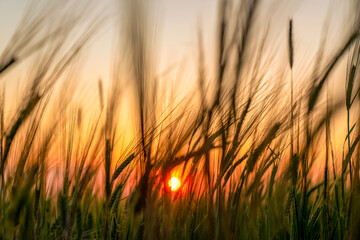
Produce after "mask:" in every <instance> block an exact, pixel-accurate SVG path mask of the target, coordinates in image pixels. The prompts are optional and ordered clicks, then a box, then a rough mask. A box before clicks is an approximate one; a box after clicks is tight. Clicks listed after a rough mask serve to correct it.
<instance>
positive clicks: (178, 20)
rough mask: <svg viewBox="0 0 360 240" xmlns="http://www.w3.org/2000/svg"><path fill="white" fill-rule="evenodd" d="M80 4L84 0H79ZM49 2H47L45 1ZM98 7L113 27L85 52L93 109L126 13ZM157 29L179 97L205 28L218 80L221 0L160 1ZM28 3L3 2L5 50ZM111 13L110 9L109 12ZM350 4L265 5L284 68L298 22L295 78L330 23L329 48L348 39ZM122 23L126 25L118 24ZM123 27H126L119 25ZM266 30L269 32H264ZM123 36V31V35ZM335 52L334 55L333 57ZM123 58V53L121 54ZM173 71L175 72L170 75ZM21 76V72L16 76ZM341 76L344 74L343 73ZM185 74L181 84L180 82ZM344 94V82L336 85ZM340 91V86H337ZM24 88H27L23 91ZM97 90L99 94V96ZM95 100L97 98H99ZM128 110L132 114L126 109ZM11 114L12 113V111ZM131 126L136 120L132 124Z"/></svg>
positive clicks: (264, 18) (191, 80) (169, 82)
mask: <svg viewBox="0 0 360 240" xmlns="http://www.w3.org/2000/svg"><path fill="white" fill-rule="evenodd" d="M79 1H80V0H79ZM45 2H46V0H45ZM97 2H98V5H96V8H99V9H101V8H102V7H104V6H106V7H105V9H106V10H104V14H108V15H109V19H110V20H109V23H108V24H107V25H106V26H105V27H104V28H103V29H101V31H100V32H99V33H98V34H96V36H95V37H94V39H92V40H91V42H90V43H89V45H88V46H87V48H86V49H85V51H84V53H85V54H84V56H83V58H82V64H81V74H80V75H79V76H77V77H76V80H75V81H77V82H78V84H79V86H80V88H79V89H80V90H79V91H82V93H81V94H82V95H81V96H83V95H85V96H84V98H85V99H87V106H89V107H92V106H94V105H96V106H97V105H98V103H96V102H97V101H98V97H97V86H98V79H99V78H101V79H103V80H104V82H105V86H108V83H109V79H110V78H111V61H112V56H113V55H114V53H115V54H116V52H115V51H119V50H116V47H115V46H116V36H117V34H118V33H119V31H118V28H119V26H121V24H122V21H123V20H124V19H123V16H122V14H123V12H122V10H121V9H120V8H119V7H118V5H117V4H116V2H117V1H115V0H104V1H97ZM153 2H154V5H153V6H152V7H153V11H154V13H153V19H152V24H153V25H152V26H151V27H152V28H153V30H154V34H155V35H156V38H155V39H156V42H155V43H154V46H155V47H154V49H153V51H154V52H156V54H155V55H154V56H155V60H154V61H155V63H156V68H157V69H156V71H157V74H160V75H161V74H162V73H167V74H168V77H166V78H164V79H165V80H164V81H166V82H163V83H162V84H166V85H164V86H166V87H169V88H170V87H171V88H175V89H176V94H177V95H178V96H180V98H181V97H183V96H186V94H188V93H189V92H190V91H191V90H192V89H194V87H195V86H196V68H197V65H196V64H197V51H198V48H197V46H198V39H197V33H198V29H199V28H200V29H201V31H202V34H203V39H204V49H205V65H206V67H207V76H208V78H209V79H211V78H213V76H214V68H213V65H214V63H215V61H216V58H215V55H216V51H215V44H216V33H217V32H216V29H217V13H218V12H217V6H218V0H181V1H179V0H154V1H153ZM28 3H29V1H28V0H0V18H1V21H0V31H1V34H0V51H1V50H2V49H4V47H5V46H6V44H7V43H8V42H9V39H10V37H11V35H12V34H13V33H14V31H15V29H16V27H17V26H18V24H19V21H20V19H21V16H22V15H23V14H24V10H25V9H26V6H27V4H28ZM109 9H110V10H109ZM348 12H349V4H348V1H341V0H302V1H299V0H287V1H284V0H282V1H280V0H263V1H261V5H260V10H259V12H258V15H257V19H258V23H257V24H258V26H260V27H259V29H261V31H265V30H266V29H267V28H269V32H270V34H269V39H270V41H272V42H273V43H274V44H273V45H271V46H270V48H273V49H271V50H273V51H275V52H276V55H277V59H278V60H279V63H280V64H284V63H285V64H286V62H287V58H288V53H287V50H288V49H287V31H288V21H289V19H290V18H293V21H294V43H295V63H294V76H295V78H296V76H301V74H302V72H303V71H304V69H306V68H308V67H310V66H309V65H307V64H308V63H311V62H312V60H311V59H314V58H315V54H316V52H317V49H318V48H319V42H320V36H321V32H322V29H323V26H324V21H325V19H326V17H327V16H328V18H329V20H330V27H329V32H328V35H327V39H328V40H327V43H328V45H327V47H328V48H329V49H330V50H331V49H332V47H333V46H336V44H338V43H337V40H338V39H340V38H341V37H342V35H343V34H344V32H346V31H345V30H346V29H345V30H344V29H342V26H346V24H345V25H344V24H343V23H344V22H345V23H346V22H347V21H348V18H349V17H351V16H348V14H347V13H348ZM117 19H120V20H117ZM119 22H120V24H119ZM264 26H265V27H264ZM120 32H121V31H120ZM330 53H331V51H329V54H330ZM119 54H120V56H121V54H123V53H122V52H119ZM168 69H170V72H167V70H168ZM16 73H17V72H16ZM14 74H15V72H11V71H10V73H7V75H5V76H7V79H10V80H6V81H7V83H6V84H7V85H8V87H11V86H14V91H19V88H18V87H17V86H19V85H20V86H22V85H23V78H24V72H23V73H22V76H16V75H14ZM337 74H340V75H341V74H343V73H342V72H340V73H337ZM179 75H180V77H179V78H180V79H181V81H178V76H179ZM334 84H335V86H340V87H341V88H339V89H344V83H343V82H340V83H339V82H336V83H334ZM334 88H335V89H336V87H334ZM20 89H21V88H20ZM95 91H96V93H95ZM94 96H95V97H94ZM124 107H125V108H124V109H125V110H124V111H128V109H127V108H126V106H124ZM9 111H11V108H10V109H9ZM127 121H131V119H128V120H127Z"/></svg>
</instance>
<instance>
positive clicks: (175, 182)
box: [169, 177, 181, 192]
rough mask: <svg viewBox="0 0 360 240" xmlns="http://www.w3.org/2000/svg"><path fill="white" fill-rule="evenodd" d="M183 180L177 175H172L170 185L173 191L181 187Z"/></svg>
mask: <svg viewBox="0 0 360 240" xmlns="http://www.w3.org/2000/svg"><path fill="white" fill-rule="evenodd" d="M180 185H181V182H180V179H178V178H177V177H171V179H170V180H169V187H170V189H171V191H173V192H175V191H177V190H178V189H179V188H180Z"/></svg>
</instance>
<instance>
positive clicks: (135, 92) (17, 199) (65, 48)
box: [0, 0, 360, 240]
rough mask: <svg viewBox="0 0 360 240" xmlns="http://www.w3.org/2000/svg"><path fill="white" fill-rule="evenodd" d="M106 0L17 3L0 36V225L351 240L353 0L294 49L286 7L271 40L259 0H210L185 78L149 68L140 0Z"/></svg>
mask: <svg viewBox="0 0 360 240" xmlns="http://www.w3.org/2000/svg"><path fill="white" fill-rule="evenodd" d="M113 2H116V4H115V6H116V7H115V8H113V9H111V10H112V11H110V12H111V14H109V11H108V10H109V6H104V5H101V6H98V5H96V4H97V3H96V1H87V0H86V1H75V0H66V1H60V0H54V1H46V0H43V1H30V3H29V4H28V5H27V7H26V9H25V11H24V14H23V16H22V18H21V20H20V22H19V25H18V26H17V28H16V30H15V31H14V33H13V35H12V36H11V37H10V38H9V39H10V40H9V41H8V43H7V45H5V46H2V47H1V48H0V53H1V54H0V160H1V165H0V170H1V171H0V174H1V180H0V239H4V240H5V239H360V229H359V226H360V176H359V173H360V165H359V163H360V143H359V141H360V126H359V124H360V122H359V121H360V115H359V110H360V72H359V71H360V70H359V69H360V2H359V1H358V0H347V1H344V2H347V4H348V5H349V11H348V17H349V18H348V19H349V21H347V22H344V23H343V24H342V23H341V24H340V29H341V31H342V32H340V33H339V34H337V35H336V36H335V37H332V38H331V37H328V35H327V32H328V30H329V29H331V28H332V27H333V26H332V24H333V23H332V22H331V21H325V24H324V26H323V28H322V30H323V31H322V32H321V33H320V34H319V35H320V38H319V39H318V41H319V47H316V51H315V52H316V54H315V56H314V57H310V56H309V57H307V58H306V55H305V57H304V54H303V53H301V51H299V50H298V49H299V45H300V44H301V43H299V42H298V41H297V39H299V36H298V35H297V34H298V31H297V28H296V27H297V26H299V25H298V24H299V23H298V22H297V19H296V18H295V17H294V18H293V17H292V16H289V18H288V20H287V21H286V22H285V24H284V26H286V28H285V29H283V30H284V31H286V34H284V35H279V36H277V38H278V39H280V41H279V42H280V43H281V44H277V42H276V41H275V40H274V39H272V38H271V37H270V35H271V31H272V30H271V29H272V28H271V27H272V26H271V25H270V26H267V25H265V24H262V22H261V21H260V20H261V18H262V16H263V15H262V14H263V12H264V4H266V1H265V0H262V1H260V0H219V1H217V2H218V3H217V16H216V17H215V18H216V19H215V20H216V23H217V24H216V25H214V26H210V27H211V28H212V29H214V32H215V33H216V34H215V38H214V39H213V42H214V43H215V44H214V47H215V49H212V50H211V52H210V50H209V48H208V44H207V41H208V39H207V38H206V37H204V34H203V28H202V25H201V24H199V25H198V26H194V29H196V34H194V39H196V41H195V44H194V45H195V46H193V49H196V51H195V52H193V53H192V59H193V60H194V61H193V62H194V63H195V64H193V68H194V69H195V70H194V71H190V73H191V74H192V77H193V78H192V79H195V80H194V81H193V82H191V84H188V82H187V81H189V80H187V79H186V76H182V75H181V74H180V73H181V72H182V71H185V70H183V68H182V67H181V66H180V67H179V66H176V68H178V72H177V73H174V74H172V73H173V72H172V71H173V70H172V69H173V68H172V66H167V67H169V70H167V72H166V71H165V73H163V72H159V71H158V68H157V65H158V64H159V61H160V60H159V59H160V57H159V54H158V52H157V51H156V49H157V48H156V44H158V43H157V40H158V38H159V36H158V35H157V32H156V22H155V21H154V19H155V18H154V15H156V14H155V13H154V12H155V11H154V10H153V8H154V6H153V3H152V2H153V1H146V0H118V1H115V0H114V1H113ZM269 2H270V1H269ZM280 2H281V1H277V0H274V1H273V3H274V4H273V7H275V9H278V11H282V10H281V9H282V8H281V6H280V5H281V4H280ZM111 6H114V5H111ZM105 9H106V10H105ZM113 12H122V14H121V17H119V16H117V14H114V13H113ZM329 16H330V15H329ZM0 18H1V19H2V21H3V22H6V21H7V20H6V19H3V17H2V16H0ZM184 18H185V16H184ZM114 19H115V20H114ZM259 19H260V20H259ZM329 19H331V17H329ZM112 24H115V26H116V27H115V28H116V29H117V30H119V31H118V32H116V34H117V35H116V36H117V37H114V41H113V42H114V44H113V46H111V49H112V50H111V51H112V54H111V59H110V60H109V62H110V64H109V65H110V66H108V68H109V69H110V73H109V77H100V78H99V77H98V76H90V77H89V78H91V79H93V80H95V82H96V84H93V82H91V84H90V81H89V82H88V83H86V84H83V85H81V86H83V87H78V88H76V83H77V78H78V77H79V75H80V72H81V71H82V70H81V67H80V65H81V63H82V61H83V59H84V58H86V53H87V52H88V51H89V46H90V45H91V43H92V41H93V39H94V38H96V37H97V36H99V35H101V34H104V29H107V28H109V26H110V25H112ZM1 26H2V25H1ZM120 29H121V30H120ZM314 45H315V44H314ZM269 46H270V47H269ZM316 46H317V45H316ZM280 51H282V52H285V53H286V61H284V62H282V61H280V60H279V59H278V58H277V57H276V54H274V53H277V52H280ZM169 54H170V55H171V52H170V53H169ZM300 55H301V56H302V57H299V56H300ZM99 61H102V60H101V59H100V58H99ZM209 62H211V63H212V65H211V67H210V66H209ZM99 64H100V63H99ZM169 65H170V64H169ZM24 69H26V70H24ZM168 72H170V73H171V74H168ZM166 74H168V75H166ZM16 79H19V80H16ZM15 81H17V82H18V84H17V85H16V87H14V86H15V85H14V82H15ZM170 81H171V82H175V83H179V84H183V85H187V84H188V85H190V86H191V90H190V91H188V92H187V93H186V94H183V95H180V96H179V95H177V93H176V92H174V91H175V90H174V89H176V86H177V85H176V84H175V87H174V86H171V84H170ZM90 85H91V86H90ZM84 86H85V87H84ZM334 86H335V87H334ZM338 86H340V87H338ZM89 89H90V90H89ZM88 92H90V93H89V94H88ZM88 95H90V98H89V97H88ZM85 96H87V97H85ZM128 121H130V124H129V125H127V122H128ZM339 122H340V123H341V124H342V125H343V126H345V127H340V124H339ZM131 126H133V127H131Z"/></svg>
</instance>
